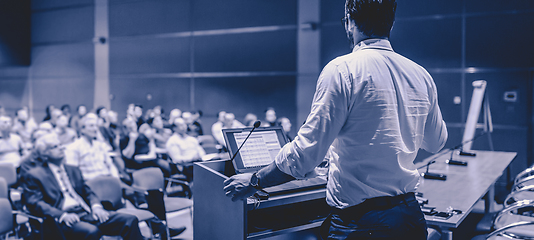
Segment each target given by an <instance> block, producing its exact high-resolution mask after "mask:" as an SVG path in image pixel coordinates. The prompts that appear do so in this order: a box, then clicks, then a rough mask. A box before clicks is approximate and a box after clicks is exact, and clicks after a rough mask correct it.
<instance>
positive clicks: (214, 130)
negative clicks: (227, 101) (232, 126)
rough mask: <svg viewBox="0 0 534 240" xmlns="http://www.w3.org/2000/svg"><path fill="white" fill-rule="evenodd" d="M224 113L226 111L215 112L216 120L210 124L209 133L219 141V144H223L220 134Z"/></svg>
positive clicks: (222, 137)
mask: <svg viewBox="0 0 534 240" xmlns="http://www.w3.org/2000/svg"><path fill="white" fill-rule="evenodd" d="M224 115H226V111H220V112H218V113H217V122H215V123H214V124H213V125H211V135H213V137H214V138H215V140H217V142H219V144H221V145H223V146H225V145H224V136H223V134H222V128H223V125H224V124H223V122H224Z"/></svg>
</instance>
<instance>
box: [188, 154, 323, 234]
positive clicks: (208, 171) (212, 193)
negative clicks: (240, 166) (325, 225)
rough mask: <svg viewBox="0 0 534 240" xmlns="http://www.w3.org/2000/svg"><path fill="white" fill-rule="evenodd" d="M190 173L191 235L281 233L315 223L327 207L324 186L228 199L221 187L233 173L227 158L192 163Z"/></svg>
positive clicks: (296, 230) (313, 225)
mask: <svg viewBox="0 0 534 240" xmlns="http://www.w3.org/2000/svg"><path fill="white" fill-rule="evenodd" d="M193 174H194V176H195V183H194V186H193V196H194V199H193V201H194V215H193V234H194V239H199V240H202V239H210V240H212V239H262V238H269V237H274V236H280V237H283V236H281V235H285V234H294V233H296V232H300V231H303V230H308V229H312V228H317V227H319V226H320V225H321V223H322V222H323V220H324V219H325V218H326V216H327V215H328V213H329V211H330V208H329V206H328V205H327V204H326V201H325V197H326V189H325V188H324V187H321V188H318V189H310V190H302V191H293V192H291V193H287V194H281V195H276V196H270V197H269V199H266V200H261V201H260V200H256V199H250V198H248V199H245V200H239V201H236V202H232V200H231V199H230V198H228V197H226V196H225V194H224V191H223V186H224V184H223V182H224V180H226V179H227V178H229V177H230V176H232V175H234V174H235V171H234V168H233V165H232V162H231V161H230V160H218V161H209V162H199V163H195V165H194V167H193Z"/></svg>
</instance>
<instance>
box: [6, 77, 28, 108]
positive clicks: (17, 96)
mask: <svg viewBox="0 0 534 240" xmlns="http://www.w3.org/2000/svg"><path fill="white" fill-rule="evenodd" d="M27 94H28V93H27V82H26V78H18V77H7V78H4V77H3V78H1V79H0V106H3V107H4V108H5V110H6V113H7V114H8V115H10V116H14V114H15V111H16V110H17V108H19V107H22V106H24V105H28V95H27Z"/></svg>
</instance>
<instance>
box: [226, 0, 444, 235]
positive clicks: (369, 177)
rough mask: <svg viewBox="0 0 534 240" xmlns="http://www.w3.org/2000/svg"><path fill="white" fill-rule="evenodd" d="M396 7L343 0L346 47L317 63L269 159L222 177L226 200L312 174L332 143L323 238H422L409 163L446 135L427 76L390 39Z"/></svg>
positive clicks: (374, 0) (388, 2) (373, 0)
mask: <svg viewBox="0 0 534 240" xmlns="http://www.w3.org/2000/svg"><path fill="white" fill-rule="evenodd" d="M395 10H396V2H395V0H381V1H379V0H347V2H346V6H345V17H344V18H343V21H344V25H345V29H346V31H347V36H348V38H349V40H351V41H352V43H353V47H354V48H353V51H352V53H350V54H347V55H344V56H341V57H338V58H336V59H334V60H332V61H331V62H330V63H329V64H327V65H326V66H325V67H324V69H323V71H322V73H321V75H320V76H319V79H318V82H317V87H316V92H315V96H314V99H313V103H312V108H311V112H310V114H309V115H308V118H307V120H306V123H305V124H304V125H303V126H302V127H301V128H300V130H299V131H298V134H297V137H295V139H294V140H293V141H292V142H290V143H288V144H287V145H285V146H284V147H283V148H282V149H281V150H280V152H279V154H278V155H277V157H276V159H275V161H274V162H273V163H272V164H271V165H269V166H267V167H266V168H263V169H262V170H260V171H258V172H256V173H253V174H239V175H234V176H232V177H231V178H230V179H228V180H226V181H225V182H224V184H225V187H224V191H225V193H226V195H227V196H228V197H232V199H233V200H238V199H243V198H246V197H248V196H251V195H252V194H253V193H254V192H255V191H256V189H257V188H262V187H269V186H273V185H277V184H280V183H283V182H287V181H290V180H292V179H295V178H297V179H304V178H308V177H313V176H314V171H313V170H314V168H315V167H316V166H317V165H319V164H320V163H321V162H322V161H323V159H324V157H325V154H326V153H327V151H328V149H329V148H331V151H332V158H331V159H330V164H329V172H328V183H327V192H326V201H327V203H328V204H329V205H330V206H331V207H332V211H331V213H330V215H329V217H328V218H327V219H326V220H325V221H324V223H323V226H322V229H321V236H322V237H323V238H325V239H345V238H349V239H362V238H367V237H368V236H378V237H382V239H398V238H399V236H402V238H403V239H426V222H425V219H424V215H423V214H422V212H421V210H420V208H419V205H418V203H417V201H416V200H415V197H414V193H413V192H414V191H415V189H416V186H417V183H418V180H419V178H420V176H419V174H418V171H417V169H416V167H415V166H414V164H413V161H414V159H415V157H416V155H417V152H418V150H419V149H420V148H422V149H425V150H427V151H429V152H437V151H439V150H440V149H441V148H442V147H443V146H444V144H445V142H446V140H447V136H448V135H447V128H446V126H445V122H444V121H443V119H442V116H441V111H440V109H439V106H438V103H437V100H438V98H437V90H436V85H435V83H434V81H433V79H432V77H431V76H430V75H429V74H428V72H427V71H426V70H425V69H424V68H423V67H421V66H419V65H417V64H416V63H414V62H412V61H411V60H409V59H407V58H405V57H403V56H401V55H399V54H397V53H395V52H394V51H393V49H392V47H391V44H390V43H389V40H388V39H389V33H390V31H391V27H392V25H393V22H394V19H395Z"/></svg>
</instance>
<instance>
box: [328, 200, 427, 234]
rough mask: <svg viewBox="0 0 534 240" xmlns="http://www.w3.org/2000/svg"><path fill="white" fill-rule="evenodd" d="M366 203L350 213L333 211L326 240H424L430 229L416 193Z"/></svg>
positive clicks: (329, 219) (339, 210) (335, 209)
mask: <svg viewBox="0 0 534 240" xmlns="http://www.w3.org/2000/svg"><path fill="white" fill-rule="evenodd" d="M388 198H391V197H380V199H379V201H373V199H369V200H366V201H365V202H364V203H361V204H358V205H356V206H353V207H349V208H347V209H337V208H333V209H332V211H331V212H330V215H329V216H328V217H327V218H326V220H325V221H324V222H323V224H322V225H321V237H322V238H323V239H410V240H417V239H421V240H424V239H426V237H427V226H426V221H425V217H424V214H423V213H422V212H421V209H420V207H419V203H418V202H417V200H416V199H415V197H414V195H413V193H408V194H404V195H400V196H396V197H395V198H396V200H395V201H390V200H389V199H388ZM399 199H400V200H399Z"/></svg>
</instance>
